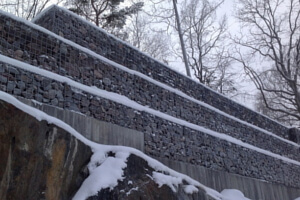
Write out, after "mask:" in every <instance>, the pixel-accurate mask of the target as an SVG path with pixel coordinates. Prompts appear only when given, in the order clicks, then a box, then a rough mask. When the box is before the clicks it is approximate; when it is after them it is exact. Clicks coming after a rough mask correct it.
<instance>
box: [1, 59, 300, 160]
mask: <svg viewBox="0 0 300 200" xmlns="http://www.w3.org/2000/svg"><path fill="white" fill-rule="evenodd" d="M0 60H1V61H2V62H5V63H9V64H11V65H13V66H16V67H18V68H21V69H24V70H27V71H30V72H32V73H36V74H40V75H42V76H44V77H48V78H50V79H53V80H56V81H58V82H62V83H67V84H68V85H70V86H72V87H73V88H76V89H78V90H81V91H85V92H87V93H90V94H93V95H96V96H98V97H101V98H105V99H109V100H111V101H114V102H117V103H120V104H122V105H125V106H127V107H130V108H133V109H135V110H138V111H141V112H142V111H144V112H147V113H150V114H152V115H154V116H157V117H159V118H162V119H165V120H168V121H170V122H173V123H177V124H179V125H182V126H186V127H189V128H191V129H194V130H196V131H200V132H203V133H206V134H208V135H211V136H213V137H217V138H219V139H221V140H225V141H228V142H230V143H233V144H236V145H239V146H242V147H245V148H248V149H251V150H253V151H257V152H259V153H262V154H265V155H267V156H272V157H274V158H276V159H280V160H283V161H285V162H289V163H293V164H296V165H299V166H300V162H298V161H296V160H293V159H290V158H287V157H285V156H281V155H279V154H275V153H273V152H270V151H268V150H265V149H261V148H258V147H256V146H253V145H251V144H248V143H245V142H243V141H241V140H238V139H236V138H234V137H231V136H229V135H227V134H224V133H219V132H215V131H212V130H209V129H207V128H204V127H202V126H199V125H196V124H193V123H190V122H188V121H185V120H182V119H178V118H176V117H173V116H170V115H168V114H166V113H162V112H160V111H157V110H154V109H152V108H149V107H148V106H143V105H141V104H139V103H137V102H135V101H133V100H131V99H129V98H127V97H126V96H123V95H120V94H117V93H113V92H108V91H105V90H102V89H99V88H97V87H95V86H92V87H90V86H87V85H84V84H81V83H78V82H76V81H73V80H71V79H69V78H67V77H64V76H61V75H58V74H55V73H53V72H50V71H47V70H44V69H41V68H38V67H35V66H32V65H29V64H27V63H24V62H21V61H18V60H15V59H12V58H9V57H6V56H3V55H1V54H0ZM283 140H284V139H283ZM286 142H287V141H286ZM289 143H291V144H293V145H294V146H296V147H297V148H299V147H300V145H298V144H295V143H292V142H289Z"/></svg>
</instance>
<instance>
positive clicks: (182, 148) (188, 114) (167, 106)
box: [0, 13, 300, 187]
mask: <svg viewBox="0 0 300 200" xmlns="http://www.w3.org/2000/svg"><path fill="white" fill-rule="evenodd" d="M53 16H54V15H53ZM51 19H52V18H51ZM50 21H51V20H50ZM38 29H39V28H38V27H34V26H33V25H32V24H29V23H27V24H26V23H23V22H22V21H20V20H16V19H13V18H12V17H10V16H7V15H6V14H3V13H0V51H1V52H0V53H1V54H4V55H6V56H9V57H12V58H15V59H18V60H21V61H23V62H27V63H30V64H32V65H34V66H38V67H40V68H44V69H46V70H49V71H52V72H55V73H57V74H61V75H64V76H66V77H69V78H71V79H73V80H76V81H77V82H80V83H83V84H86V85H96V86H97V87H98V88H100V89H104V90H107V91H112V92H115V93H119V94H122V95H125V96H127V97H128V98H130V99H132V100H134V101H136V102H139V103H140V104H142V105H145V106H149V107H151V108H153V109H156V110H160V111H162V112H164V113H168V114H169V115H172V116H175V117H178V118H181V119H184V120H187V121H189V122H192V123H195V124H198V125H200V126H204V127H207V128H208V129H211V130H215V131H218V132H224V133H226V134H228V135H232V136H233V137H236V138H239V139H241V140H243V141H245V142H247V143H250V144H253V145H255V146H258V147H260V148H262V149H266V150H269V151H272V152H274V153H277V154H280V155H284V156H286V157H290V158H292V159H294V160H299V149H298V148H296V146H294V145H290V144H287V143H285V142H282V141H281V140H279V139H276V138H275V137H269V136H268V135H266V134H265V133H263V132H260V131H258V130H256V129H253V128H251V127H248V126H245V125H244V124H241V123H239V122H237V121H234V120H232V119H229V118H226V117H224V116H223V115H221V114H218V113H216V112H214V111H213V110H209V109H207V108H206V107H203V106H200V105H199V104H196V103H194V102H191V101H189V100H187V99H185V98H183V97H180V96H178V95H177V94H175V93H172V92H170V91H168V90H166V89H163V88H161V87H158V86H157V85H155V84H153V83H150V82H148V81H146V80H145V79H142V78H141V77H139V76H136V75H133V74H131V73H127V72H125V71H123V70H121V69H119V68H116V67H114V66H112V65H110V64H108V63H105V62H103V61H101V59H99V58H97V57H96V56H91V55H89V53H87V52H85V51H84V50H80V49H77V48H75V47H74V46H72V45H70V44H67V42H63V41H62V40H61V39H59V38H58V37H56V36H54V35H51V34H46V33H45V31H43V30H38ZM115 45H117V44H115ZM149 69H151V68H149ZM171 72H172V71H171ZM174 73H175V72H174ZM152 74H153V72H152ZM170 76H171V75H170ZM162 77H163V76H162ZM164 78H165V79H166V76H164ZM187 80H188V79H187ZM188 81H190V80H188ZM190 83H194V82H192V81H190ZM198 86H200V85H198ZM200 88H201V86H200ZM202 88H204V87H202ZM0 89H1V90H3V91H6V92H8V93H10V94H14V95H16V96H22V97H25V98H28V99H35V100H37V101H39V102H42V103H47V104H50V105H54V106H57V107H61V108H64V109H70V110H75V111H79V112H81V113H84V114H86V115H88V116H92V117H94V118H97V119H99V120H102V121H106V122H111V123H114V124H118V125H120V126H123V127H127V128H131V129H135V130H138V131H142V132H144V134H145V152H146V153H147V154H149V155H151V156H156V157H162V158H163V157H166V158H170V159H174V160H178V161H184V162H187V163H191V164H195V165H201V166H204V167H207V168H212V169H215V170H222V171H227V172H231V173H235V174H240V175H244V176H248V177H253V178H259V179H264V180H266V181H270V182H278V183H283V184H285V185H288V186H293V187H299V186H300V180H299V179H300V178H299V174H300V173H299V172H300V167H299V166H298V165H294V164H289V163H286V162H283V161H281V160H278V159H274V158H272V157H270V156H266V155H263V154H260V153H258V152H255V151H252V150H249V149H246V148H243V147H240V146H238V145H235V144H232V143H229V142H226V141H224V140H220V139H218V138H215V137H212V136H210V135H207V134H205V133H202V132H199V131H195V130H193V129H190V128H187V127H184V126H181V125H178V124H176V123H172V122H170V121H167V120H164V119H161V118H158V117H156V116H153V115H150V114H149V113H146V112H139V111H136V110H134V109H131V108H129V107H126V106H124V105H121V104H118V103H115V102H112V101H110V100H107V99H103V98H99V97H96V96H93V95H91V94H87V93H86V92H84V91H79V90H78V89H72V88H71V87H70V86H69V85H67V84H63V83H59V82H57V81H54V80H52V79H49V78H45V77H42V76H40V75H37V74H33V73H29V72H27V71H25V70H20V69H18V68H16V67H13V66H10V65H7V64H5V63H3V62H2V63H1V64H0ZM208 91H210V90H208ZM213 94H215V93H213ZM215 95H216V94H215ZM221 97H222V96H221ZM222 98H223V97H222ZM228 101H229V100H228ZM274 124H275V125H274V126H275V127H272V125H273V124H268V127H269V129H274V128H276V127H277V126H278V124H276V123H274ZM270 127H271V128H270ZM282 127H283V128H284V130H285V131H286V132H288V129H287V128H286V127H284V126H282Z"/></svg>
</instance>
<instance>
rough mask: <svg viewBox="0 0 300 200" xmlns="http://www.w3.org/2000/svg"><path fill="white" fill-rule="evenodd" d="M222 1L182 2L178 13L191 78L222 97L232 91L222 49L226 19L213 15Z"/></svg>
mask: <svg viewBox="0 0 300 200" xmlns="http://www.w3.org/2000/svg"><path fill="white" fill-rule="evenodd" d="M223 2H224V1H223V0H222V1H219V2H210V1H208V0H202V1H198V0H185V1H184V4H183V6H182V9H181V18H182V21H181V24H182V27H183V30H184V40H185V44H186V51H187V57H188V64H189V66H190V67H191V68H192V69H193V72H194V76H195V77H196V78H197V79H198V80H199V81H200V82H201V83H203V84H205V85H207V86H209V87H211V88H212V89H214V90H217V91H219V92H221V93H224V94H229V93H231V92H234V91H236V89H235V87H234V80H233V75H234V74H233V73H232V72H230V69H229V68H230V65H231V59H230V57H229V56H228V51H227V50H226V49H225V47H226V45H225V40H226V37H225V36H226V31H227V18H226V16H225V15H224V16H222V17H221V18H220V19H219V20H218V19H217V16H216V11H217V9H218V8H220V6H221V4H222V3H223Z"/></svg>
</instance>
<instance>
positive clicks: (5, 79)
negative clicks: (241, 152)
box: [0, 75, 7, 83]
mask: <svg viewBox="0 0 300 200" xmlns="http://www.w3.org/2000/svg"><path fill="white" fill-rule="evenodd" d="M0 83H7V77H5V76H2V75H0Z"/></svg>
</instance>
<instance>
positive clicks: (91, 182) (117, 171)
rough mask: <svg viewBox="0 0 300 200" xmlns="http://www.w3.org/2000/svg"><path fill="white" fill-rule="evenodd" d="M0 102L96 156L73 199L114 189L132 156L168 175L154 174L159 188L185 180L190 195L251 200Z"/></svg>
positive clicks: (29, 109) (8, 98)
mask: <svg viewBox="0 0 300 200" xmlns="http://www.w3.org/2000/svg"><path fill="white" fill-rule="evenodd" d="M0 99H1V100H3V101H6V102H8V103H10V104H12V105H14V106H15V107H17V108H19V109H20V110H22V111H24V112H26V113H28V114H29V115H31V116H33V117H35V118H36V119H37V120H39V121H41V120H46V121H47V122H48V123H50V124H54V125H56V126H58V127H60V128H62V129H64V130H66V131H68V132H69V133H70V134H72V135H73V136H75V137H76V138H77V139H79V140H80V141H82V142H83V143H85V144H86V145H88V146H90V147H91V148H92V150H93V152H94V153H93V156H92V157H91V160H90V163H89V164H88V168H89V172H90V175H89V177H88V178H87V179H86V180H85V181H84V182H83V184H82V186H81V188H80V189H79V190H78V192H77V193H76V195H75V196H74V198H73V200H84V199H86V198H87V197H89V196H92V195H95V194H97V192H98V191H100V190H101V189H104V188H113V187H115V186H116V185H117V184H118V180H120V181H121V180H122V179H123V169H124V168H125V167H126V161H127V158H128V156H129V155H130V154H134V155H136V156H139V157H141V158H143V159H144V160H145V161H146V162H147V163H148V164H149V166H151V167H152V168H154V169H155V170H157V171H163V172H166V173H167V174H169V175H165V174H162V173H158V172H156V173H153V174H152V178H153V180H155V181H156V183H157V184H158V185H159V186H161V185H164V184H165V185H168V186H170V187H171V188H172V189H173V190H175V188H176V186H177V185H178V184H183V180H185V182H186V183H188V184H187V185H185V192H186V193H188V194H190V193H193V192H197V191H198V189H197V188H202V189H203V190H204V191H206V193H207V194H208V195H210V196H211V197H213V198H215V199H216V200H249V199H247V198H245V197H244V195H243V194H242V193H241V192H239V191H236V190H226V191H223V192H221V193H219V192H217V191H215V190H213V189H211V188H208V187H206V186H204V185H202V184H201V183H199V182H198V181H196V180H193V179H192V178H190V177H188V176H186V175H184V174H181V173H178V172H176V171H174V170H172V169H170V168H168V167H166V166H165V165H163V164H162V163H160V162H158V161H157V160H154V159H152V158H151V157H149V156H147V155H145V154H144V153H142V152H141V151H139V150H137V149H133V148H130V147H124V146H112V145H101V144H97V143H95V142H92V141H90V140H88V139H86V138H84V137H83V136H82V135H81V134H80V133H78V132H77V131H76V130H75V129H73V128H72V127H71V126H69V125H68V124H66V123H64V122H63V121H61V120H59V119H57V118H54V117H52V116H49V115H47V114H46V113H44V112H42V111H40V110H38V109H35V108H33V107H30V106H28V105H26V104H24V103H22V102H20V101H19V100H17V99H16V98H14V97H13V96H11V95H9V94H7V93H5V92H2V91H0ZM108 152H114V153H115V157H107V156H106V155H107V153H108ZM233 198H234V199H233Z"/></svg>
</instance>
